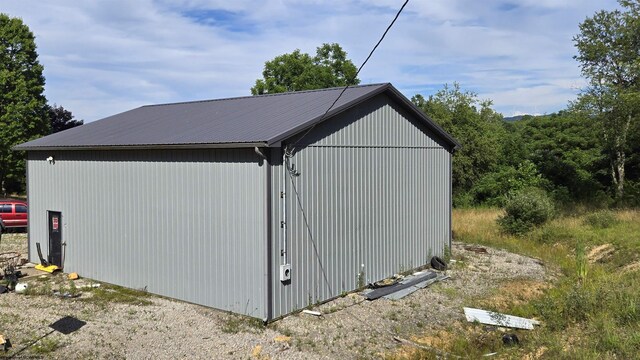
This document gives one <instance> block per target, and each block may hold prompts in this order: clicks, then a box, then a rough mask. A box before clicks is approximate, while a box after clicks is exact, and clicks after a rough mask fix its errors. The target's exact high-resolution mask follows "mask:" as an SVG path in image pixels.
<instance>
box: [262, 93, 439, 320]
mask: <svg viewBox="0 0 640 360" xmlns="http://www.w3.org/2000/svg"><path fill="white" fill-rule="evenodd" d="M416 124H417V122H416V121H413V120H412V119H411V118H407V114H406V113H404V112H403V111H401V110H399V109H398V108H397V107H396V106H394V104H393V103H392V102H391V101H390V100H389V98H388V97H386V96H385V95H379V96H378V97H376V98H375V99H373V100H372V101H370V102H367V103H366V105H363V106H360V107H358V108H356V109H353V110H351V111H349V112H347V113H345V114H342V115H341V116H339V117H338V118H337V119H335V120H330V121H329V122H328V123H326V124H324V125H322V126H319V127H317V128H316V129H314V130H313V132H312V133H311V134H310V135H309V136H308V137H306V138H305V139H303V141H302V142H304V143H311V144H310V145H309V146H306V147H303V148H302V149H301V150H299V152H297V153H296V154H295V155H294V157H293V158H292V159H291V162H292V163H293V164H295V166H296V169H297V170H298V171H299V172H300V175H299V176H298V177H294V184H295V187H296V189H297V190H298V192H299V195H300V199H301V202H302V208H303V209H304V210H305V212H306V215H307V220H308V223H309V228H310V230H311V231H309V229H308V228H307V226H306V225H305V221H304V218H303V214H302V211H301V210H300V207H299V206H298V203H297V199H296V195H295V193H294V189H293V187H292V183H291V179H290V178H289V175H288V174H287V175H286V179H283V176H285V175H284V174H283V172H282V167H281V166H274V168H273V185H272V186H273V193H274V195H275V194H278V193H279V191H280V190H281V189H282V188H283V181H284V183H285V184H286V185H285V191H286V194H287V196H286V206H287V232H288V233H287V237H288V243H287V247H288V254H287V262H290V263H291V265H292V281H291V283H290V284H288V285H283V284H282V283H281V282H280V281H279V278H278V276H277V275H278V274H279V266H280V264H282V262H283V258H282V257H281V255H280V251H281V247H282V246H281V243H282V232H281V231H280V228H279V227H275V228H274V230H273V251H272V256H273V266H274V268H273V272H274V274H276V276H274V279H273V283H272V284H273V308H274V310H273V315H274V317H278V316H281V315H284V314H287V313H289V312H291V311H294V310H296V309H301V308H303V307H305V306H307V305H309V303H315V302H318V301H324V300H327V299H330V298H332V297H335V296H338V295H340V294H341V293H342V292H344V291H351V290H353V289H355V288H356V287H357V286H358V274H359V273H360V272H361V271H362V272H363V274H364V279H363V280H364V282H365V283H367V282H372V281H376V280H380V279H382V278H385V277H388V276H391V275H393V274H394V273H398V272H401V271H403V270H409V269H412V268H415V267H418V266H421V265H424V264H425V263H427V262H428V260H429V259H430V256H432V255H440V256H442V255H443V251H444V247H445V246H446V245H448V244H449V237H450V216H451V214H450V189H449V187H450V182H449V177H450V161H449V160H450V156H451V154H450V153H449V152H448V151H447V150H445V149H444V148H443V147H442V146H441V145H440V144H438V143H437V142H436V141H435V140H434V138H433V137H432V136H431V134H430V133H429V132H428V131H427V130H426V129H424V128H423V127H420V128H418V127H417V126H418V125H416ZM294 139H295V138H294ZM282 203H283V202H282V201H281V200H280V199H279V197H277V196H275V197H274V202H273V206H272V210H273V214H274V218H275V219H281V217H282V216H281V213H282V209H281V206H282ZM314 245H315V246H314ZM363 264H364V267H362V265H363Z"/></svg>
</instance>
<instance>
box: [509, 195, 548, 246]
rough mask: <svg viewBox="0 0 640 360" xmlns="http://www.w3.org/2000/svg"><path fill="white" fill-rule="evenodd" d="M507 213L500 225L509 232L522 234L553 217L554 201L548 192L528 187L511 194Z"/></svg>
mask: <svg viewBox="0 0 640 360" xmlns="http://www.w3.org/2000/svg"><path fill="white" fill-rule="evenodd" d="M504 210H505V214H504V215H503V216H502V217H500V218H499V219H498V225H500V227H501V228H502V229H503V230H504V231H505V232H507V233H510V234H515V235H522V234H524V233H526V232H529V231H531V230H532V229H533V228H534V227H536V226H539V225H542V224H544V223H545V222H547V221H548V220H550V219H551V218H552V217H553V213H554V208H553V202H552V201H551V199H550V198H549V196H548V195H547V193H546V192H544V191H543V190H541V189H537V188H527V189H523V190H520V191H517V192H515V193H513V194H511V195H510V196H509V197H508V198H507V201H506V202H505V207H504Z"/></svg>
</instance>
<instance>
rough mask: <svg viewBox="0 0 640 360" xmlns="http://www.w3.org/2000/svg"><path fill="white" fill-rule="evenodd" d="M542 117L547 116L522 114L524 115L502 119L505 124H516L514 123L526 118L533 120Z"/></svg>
mask: <svg viewBox="0 0 640 360" xmlns="http://www.w3.org/2000/svg"><path fill="white" fill-rule="evenodd" d="M542 116H547V115H529V114H524V115H516V116H505V117H503V118H502V119H503V120H504V121H506V122H516V121H520V120H522V119H523V118H527V119H533V118H537V117H542Z"/></svg>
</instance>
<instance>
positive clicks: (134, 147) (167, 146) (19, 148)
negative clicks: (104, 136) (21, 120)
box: [12, 142, 268, 151]
mask: <svg viewBox="0 0 640 360" xmlns="http://www.w3.org/2000/svg"><path fill="white" fill-rule="evenodd" d="M267 146H268V144H267V143H266V142H241V143H237V142H236V143H217V144H140V145H77V146H29V145H27V146H22V145H18V146H14V147H13V148H12V150H14V151H55V150H64V151H76V150H173V149H229V148H252V147H267Z"/></svg>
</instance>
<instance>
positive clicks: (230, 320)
mask: <svg viewBox="0 0 640 360" xmlns="http://www.w3.org/2000/svg"><path fill="white" fill-rule="evenodd" d="M265 328H266V327H265V325H264V324H263V323H262V320H260V319H256V318H252V317H248V316H242V315H235V314H229V315H227V317H226V318H225V319H224V320H223V322H222V332H223V333H226V334H237V333H239V332H249V333H260V332H262V331H264V329H265Z"/></svg>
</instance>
